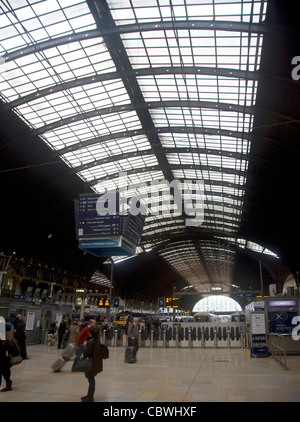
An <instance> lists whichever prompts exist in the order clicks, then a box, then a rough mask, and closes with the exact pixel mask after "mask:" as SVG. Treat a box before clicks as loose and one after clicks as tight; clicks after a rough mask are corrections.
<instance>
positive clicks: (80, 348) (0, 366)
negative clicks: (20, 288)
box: [0, 315, 139, 402]
mask: <svg viewBox="0 0 300 422" xmlns="http://www.w3.org/2000/svg"><path fill="white" fill-rule="evenodd" d="M25 326H26V324H25V321H24V318H23V317H22V316H21V315H17V317H16V320H14V321H13V323H10V322H9V320H7V321H6V340H1V341H0V385H1V382H2V376H3V378H4V380H5V381H6V387H5V388H2V389H1V390H0V391H1V392H3V391H10V390H12V380H11V378H10V377H11V371H10V368H11V364H10V358H9V357H10V355H13V348H14V347H15V345H16V344H17V345H18V349H19V350H20V352H21V356H22V357H23V359H28V356H27V351H26V334H25ZM56 327H57V321H53V323H52V324H51V327H50V330H49V332H51V330H52V332H54V333H55V332H56ZM67 331H69V337H68V340H69V343H75V344H76V347H77V350H76V356H75V359H79V358H80V357H82V356H84V357H89V358H90V359H91V360H92V368H91V370H90V371H89V372H85V376H86V378H87V380H88V391H87V395H86V396H84V397H81V401H83V402H93V401H94V393H95V386H96V382H95V377H96V375H97V374H98V373H100V372H102V370H103V362H102V353H101V343H100V338H99V337H100V336H99V334H100V329H99V327H97V322H96V320H94V319H91V320H89V322H88V323H87V324H80V323H79V322H78V321H76V320H75V321H73V322H72V323H71V324H69V320H67V319H64V320H63V321H62V322H61V324H60V325H59V327H58V339H59V340H58V348H60V347H61V344H62V341H63V337H64V335H65V334H66V332H67ZM127 334H128V345H130V346H135V348H136V351H137V350H138V348H139V344H138V337H139V320H138V318H133V320H132V321H131V323H130V324H129V326H128V331H127Z"/></svg>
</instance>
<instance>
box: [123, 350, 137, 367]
mask: <svg viewBox="0 0 300 422" xmlns="http://www.w3.org/2000/svg"><path fill="white" fill-rule="evenodd" d="M135 361H136V348H135V347H134V346H128V347H126V350H125V362H126V363H135Z"/></svg>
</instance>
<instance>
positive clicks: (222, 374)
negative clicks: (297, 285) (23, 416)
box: [0, 344, 300, 403]
mask: <svg viewBox="0 0 300 422" xmlns="http://www.w3.org/2000/svg"><path fill="white" fill-rule="evenodd" d="M109 350H110V357H109V359H107V360H105V361H104V370H103V372H102V373H100V374H98V375H97V377H96V392H95V402H111V403H112V402H131V403H133V402H151V403H155V402H167V403H171V402H180V403H191V402H299V401H300V356H287V366H288V368H289V369H288V370H285V369H284V368H283V367H282V366H280V365H279V363H278V362H276V361H275V360H274V359H273V358H272V357H268V358H260V359H257V358H251V357H250V352H249V350H248V349H238V348H237V349H233V348H232V349H221V348H220V349H211V348H206V349H201V348H192V349H188V348H178V349H176V348H166V349H163V348H150V347H149V348H140V350H139V351H138V356H137V362H136V363H135V364H128V363H124V354H125V347H109ZM27 351H28V356H29V357H30V359H28V360H25V361H23V362H22V363H21V364H20V365H18V366H14V367H12V369H11V371H12V381H13V384H12V387H13V390H12V391H8V392H0V402H23V403H24V402H80V398H81V396H84V395H85V394H86V392H87V380H86V378H85V376H84V374H81V373H72V372H71V366H72V361H69V362H67V363H66V364H65V366H64V367H63V369H62V371H61V372H57V373H55V372H53V371H52V369H51V366H52V364H53V363H54V362H55V360H56V359H57V358H58V357H60V356H61V353H62V350H58V349H57V348H56V347H50V346H46V345H42V344H40V345H31V346H27ZM3 387H5V381H4V380H2V384H1V388H3Z"/></svg>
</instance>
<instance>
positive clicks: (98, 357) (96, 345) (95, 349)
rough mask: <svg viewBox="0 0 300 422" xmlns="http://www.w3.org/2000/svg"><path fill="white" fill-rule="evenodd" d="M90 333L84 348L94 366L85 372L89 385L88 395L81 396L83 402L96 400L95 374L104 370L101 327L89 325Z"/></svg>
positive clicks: (85, 355)
mask: <svg viewBox="0 0 300 422" xmlns="http://www.w3.org/2000/svg"><path fill="white" fill-rule="evenodd" d="M89 334H90V336H91V337H90V338H88V339H87V341H86V346H85V350H84V354H83V356H84V357H89V358H90V359H92V368H91V370H90V371H89V372H85V373H84V374H85V377H86V378H87V380H88V383H89V387H88V392H87V395H86V396H84V397H81V401H82V402H93V401H94V393H95V389H96V380H95V376H96V375H97V374H99V372H102V371H103V361H102V354H101V345H100V340H99V329H98V327H97V326H96V325H92V326H90V327H89Z"/></svg>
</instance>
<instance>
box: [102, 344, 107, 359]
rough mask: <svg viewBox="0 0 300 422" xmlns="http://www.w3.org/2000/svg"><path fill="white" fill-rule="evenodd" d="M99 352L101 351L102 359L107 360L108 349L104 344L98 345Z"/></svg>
mask: <svg viewBox="0 0 300 422" xmlns="http://www.w3.org/2000/svg"><path fill="white" fill-rule="evenodd" d="M100 350H101V355H102V359H108V358H109V350H108V347H107V346H106V345H105V344H101V343H100Z"/></svg>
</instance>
